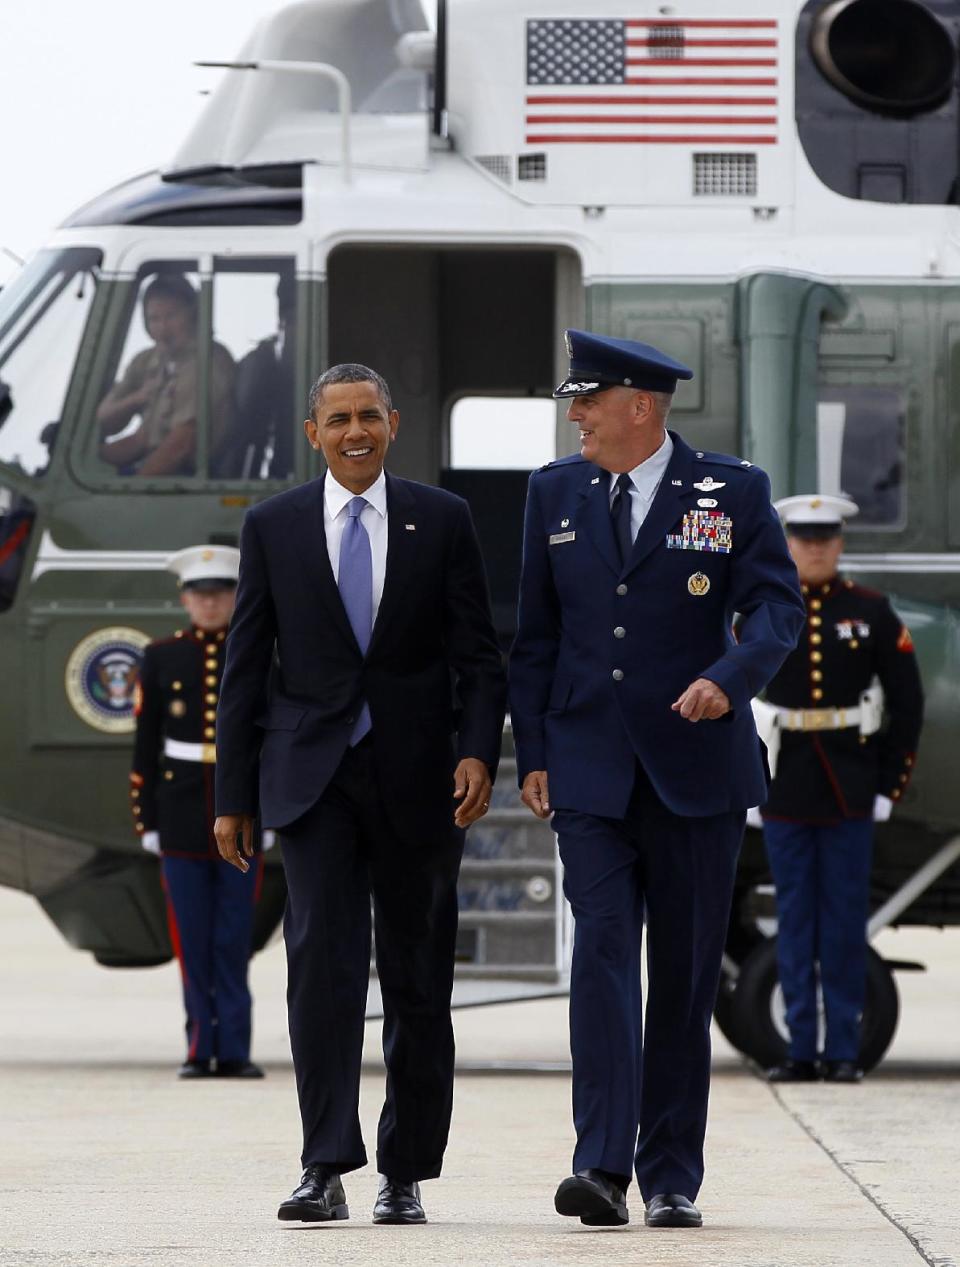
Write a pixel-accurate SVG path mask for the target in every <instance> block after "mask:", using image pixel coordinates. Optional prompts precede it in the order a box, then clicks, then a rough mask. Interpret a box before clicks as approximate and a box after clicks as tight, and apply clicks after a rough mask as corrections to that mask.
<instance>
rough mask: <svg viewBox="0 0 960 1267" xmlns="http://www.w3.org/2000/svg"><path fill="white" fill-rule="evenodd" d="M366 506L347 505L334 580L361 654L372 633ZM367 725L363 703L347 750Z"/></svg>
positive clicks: (360, 501)
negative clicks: (338, 562) (364, 524)
mask: <svg viewBox="0 0 960 1267" xmlns="http://www.w3.org/2000/svg"><path fill="white" fill-rule="evenodd" d="M368 504H369V503H368V502H367V499H366V498H365V497H353V498H351V500H350V501H349V502H348V503H347V516H348V518H347V522H346V524H345V525H344V528H343V536H342V537H341V538H340V571H339V574H338V577H337V584H338V586H339V588H340V597H341V599H342V600H343V606H344V608H345V609H346V613H347V619H348V620H349V621H350V628H351V629H352V630H353V632H354V636H355V637H356V639H357V642H358V643H359V644H360V650H361V651H362V652H363V653H364V655H366V653H367V647H369V645H370V634H371V632H372V630H373V555H372V553H371V551H370V538H369V536H367V530H366V528H364V526H363V524H362V523H361V521H360V513H361V511H362V510H363V508H364V506H367V505H368ZM371 725H372V723H371V721H370V709H369V707H368V706H367V704H366V702H364V704H363V706H362V708H361V709H360V712H359V714H358V716H357V720H356V722H355V723H354V727H353V730H352V731H351V732H350V746H351V747H353V746H354V745H355V744H358V743H359V742H360V740H361V739H362V738H363V737H364V735H366V734H367V733H368V732H369V730H370V727H371Z"/></svg>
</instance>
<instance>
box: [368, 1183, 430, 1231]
mask: <svg viewBox="0 0 960 1267" xmlns="http://www.w3.org/2000/svg"><path fill="white" fill-rule="evenodd" d="M373 1221H374V1223H426V1221H427V1216H426V1215H425V1214H424V1212H423V1206H422V1205H421V1203H420V1185H419V1184H418V1183H402V1182H401V1181H400V1180H399V1179H391V1178H390V1177H389V1176H388V1175H381V1176H380V1188H379V1190H378V1192H377V1200H376V1204H375V1205H374V1207H373Z"/></svg>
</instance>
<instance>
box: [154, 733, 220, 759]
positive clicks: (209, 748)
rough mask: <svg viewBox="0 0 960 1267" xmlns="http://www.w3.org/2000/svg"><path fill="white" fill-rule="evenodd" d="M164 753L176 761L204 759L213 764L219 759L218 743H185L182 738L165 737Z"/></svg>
mask: <svg viewBox="0 0 960 1267" xmlns="http://www.w3.org/2000/svg"><path fill="white" fill-rule="evenodd" d="M163 755H164V756H165V757H173V759H174V761H202V762H203V763H204V765H213V764H214V762H215V761H216V759H217V745H216V744H212V743H183V742H182V741H181V740H180V739H164V741H163Z"/></svg>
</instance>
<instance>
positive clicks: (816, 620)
mask: <svg viewBox="0 0 960 1267" xmlns="http://www.w3.org/2000/svg"><path fill="white" fill-rule="evenodd" d="M810 624H811V625H813V627H814V629H816V628H817V626H818V625H822V624H823V617H822V616H811V617H810Z"/></svg>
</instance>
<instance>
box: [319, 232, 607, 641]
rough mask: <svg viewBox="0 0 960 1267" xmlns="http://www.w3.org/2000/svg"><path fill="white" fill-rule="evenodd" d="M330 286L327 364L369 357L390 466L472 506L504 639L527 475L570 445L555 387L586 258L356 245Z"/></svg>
mask: <svg viewBox="0 0 960 1267" xmlns="http://www.w3.org/2000/svg"><path fill="white" fill-rule="evenodd" d="M327 285H328V291H327V300H328V306H327V316H328V326H327V329H328V342H327V357H326V363H327V364H330V365H334V364H337V363H338V362H342V361H359V362H361V363H362V364H366V365H370V366H371V367H372V368H374V369H376V370H378V371H379V372H380V373H381V374H383V376H384V378H386V380H387V382H388V383H389V384H390V387H391V390H392V392H393V396H394V404H395V405H396V407H397V409H399V411H400V432H399V435H398V440H397V444H396V445H395V447H394V448H393V449H392V450H391V453H390V457H389V466H390V470H391V471H392V472H393V473H394V474H396V475H402V476H406V477H407V478H409V479H415V480H422V481H423V482H425V483H429V484H440V485H441V486H443V487H444V488H449V489H451V490H452V491H453V492H456V493H459V494H460V495H461V496H463V497H465V498H466V499H467V501H468V502H469V503H470V507H471V510H472V512H473V517H474V521H475V523H476V525H477V532H478V534H479V537H480V543H481V546H482V548H483V552H484V558H485V560H486V565H487V573H488V577H489V581H490V590H491V598H492V602H493V612H494V620H495V622H496V625H497V632H498V635H499V637H500V640H501V645H502V646H503V647H504V649H506V647H507V646H508V645H509V642H510V640H511V639H512V637H513V633H514V629H515V622H516V599H517V586H518V582H519V573H520V541H521V535H522V531H523V507H524V501H525V496H526V486H527V479H528V477H529V474H530V471H531V470H532V469H533V468H535V467H537V466H540V465H542V464H543V463H544V462H547V461H550V460H551V459H552V458H554V457H556V456H560V455H562V454H563V453H566V452H569V451H570V444H571V441H570V438H569V437H568V436H567V432H568V431H570V430H571V429H570V426H569V424H568V423H567V422H566V421H564V419H563V415H562V413H561V412H560V411H558V409H557V407H556V404H555V402H553V401H552V399H551V393H552V391H553V388H554V386H555V385H556V383H558V382H559V381H560V378H562V376H563V371H564V368H565V362H563V363H561V361H562V357H561V353H562V349H563V341H562V337H561V336H562V331H563V329H564V327H565V326H568V325H575V324H577V321H578V320H580V319H581V317H582V282H581V272H580V264H579V260H578V259H577V257H576V256H575V255H574V254H573V252H571V251H568V250H563V249H558V248H555V247H543V248H529V247H520V246H517V247H511V246H508V247H486V246H484V247H468V248H466V247H457V248H447V247H438V246H427V247H419V246H409V247H408V246H380V245H353V244H350V245H346V246H341V247H338V248H336V249H335V250H334V251H333V252H332V253H331V255H330V257H329V261H328V269H327ZM558 445H559V447H558Z"/></svg>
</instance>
